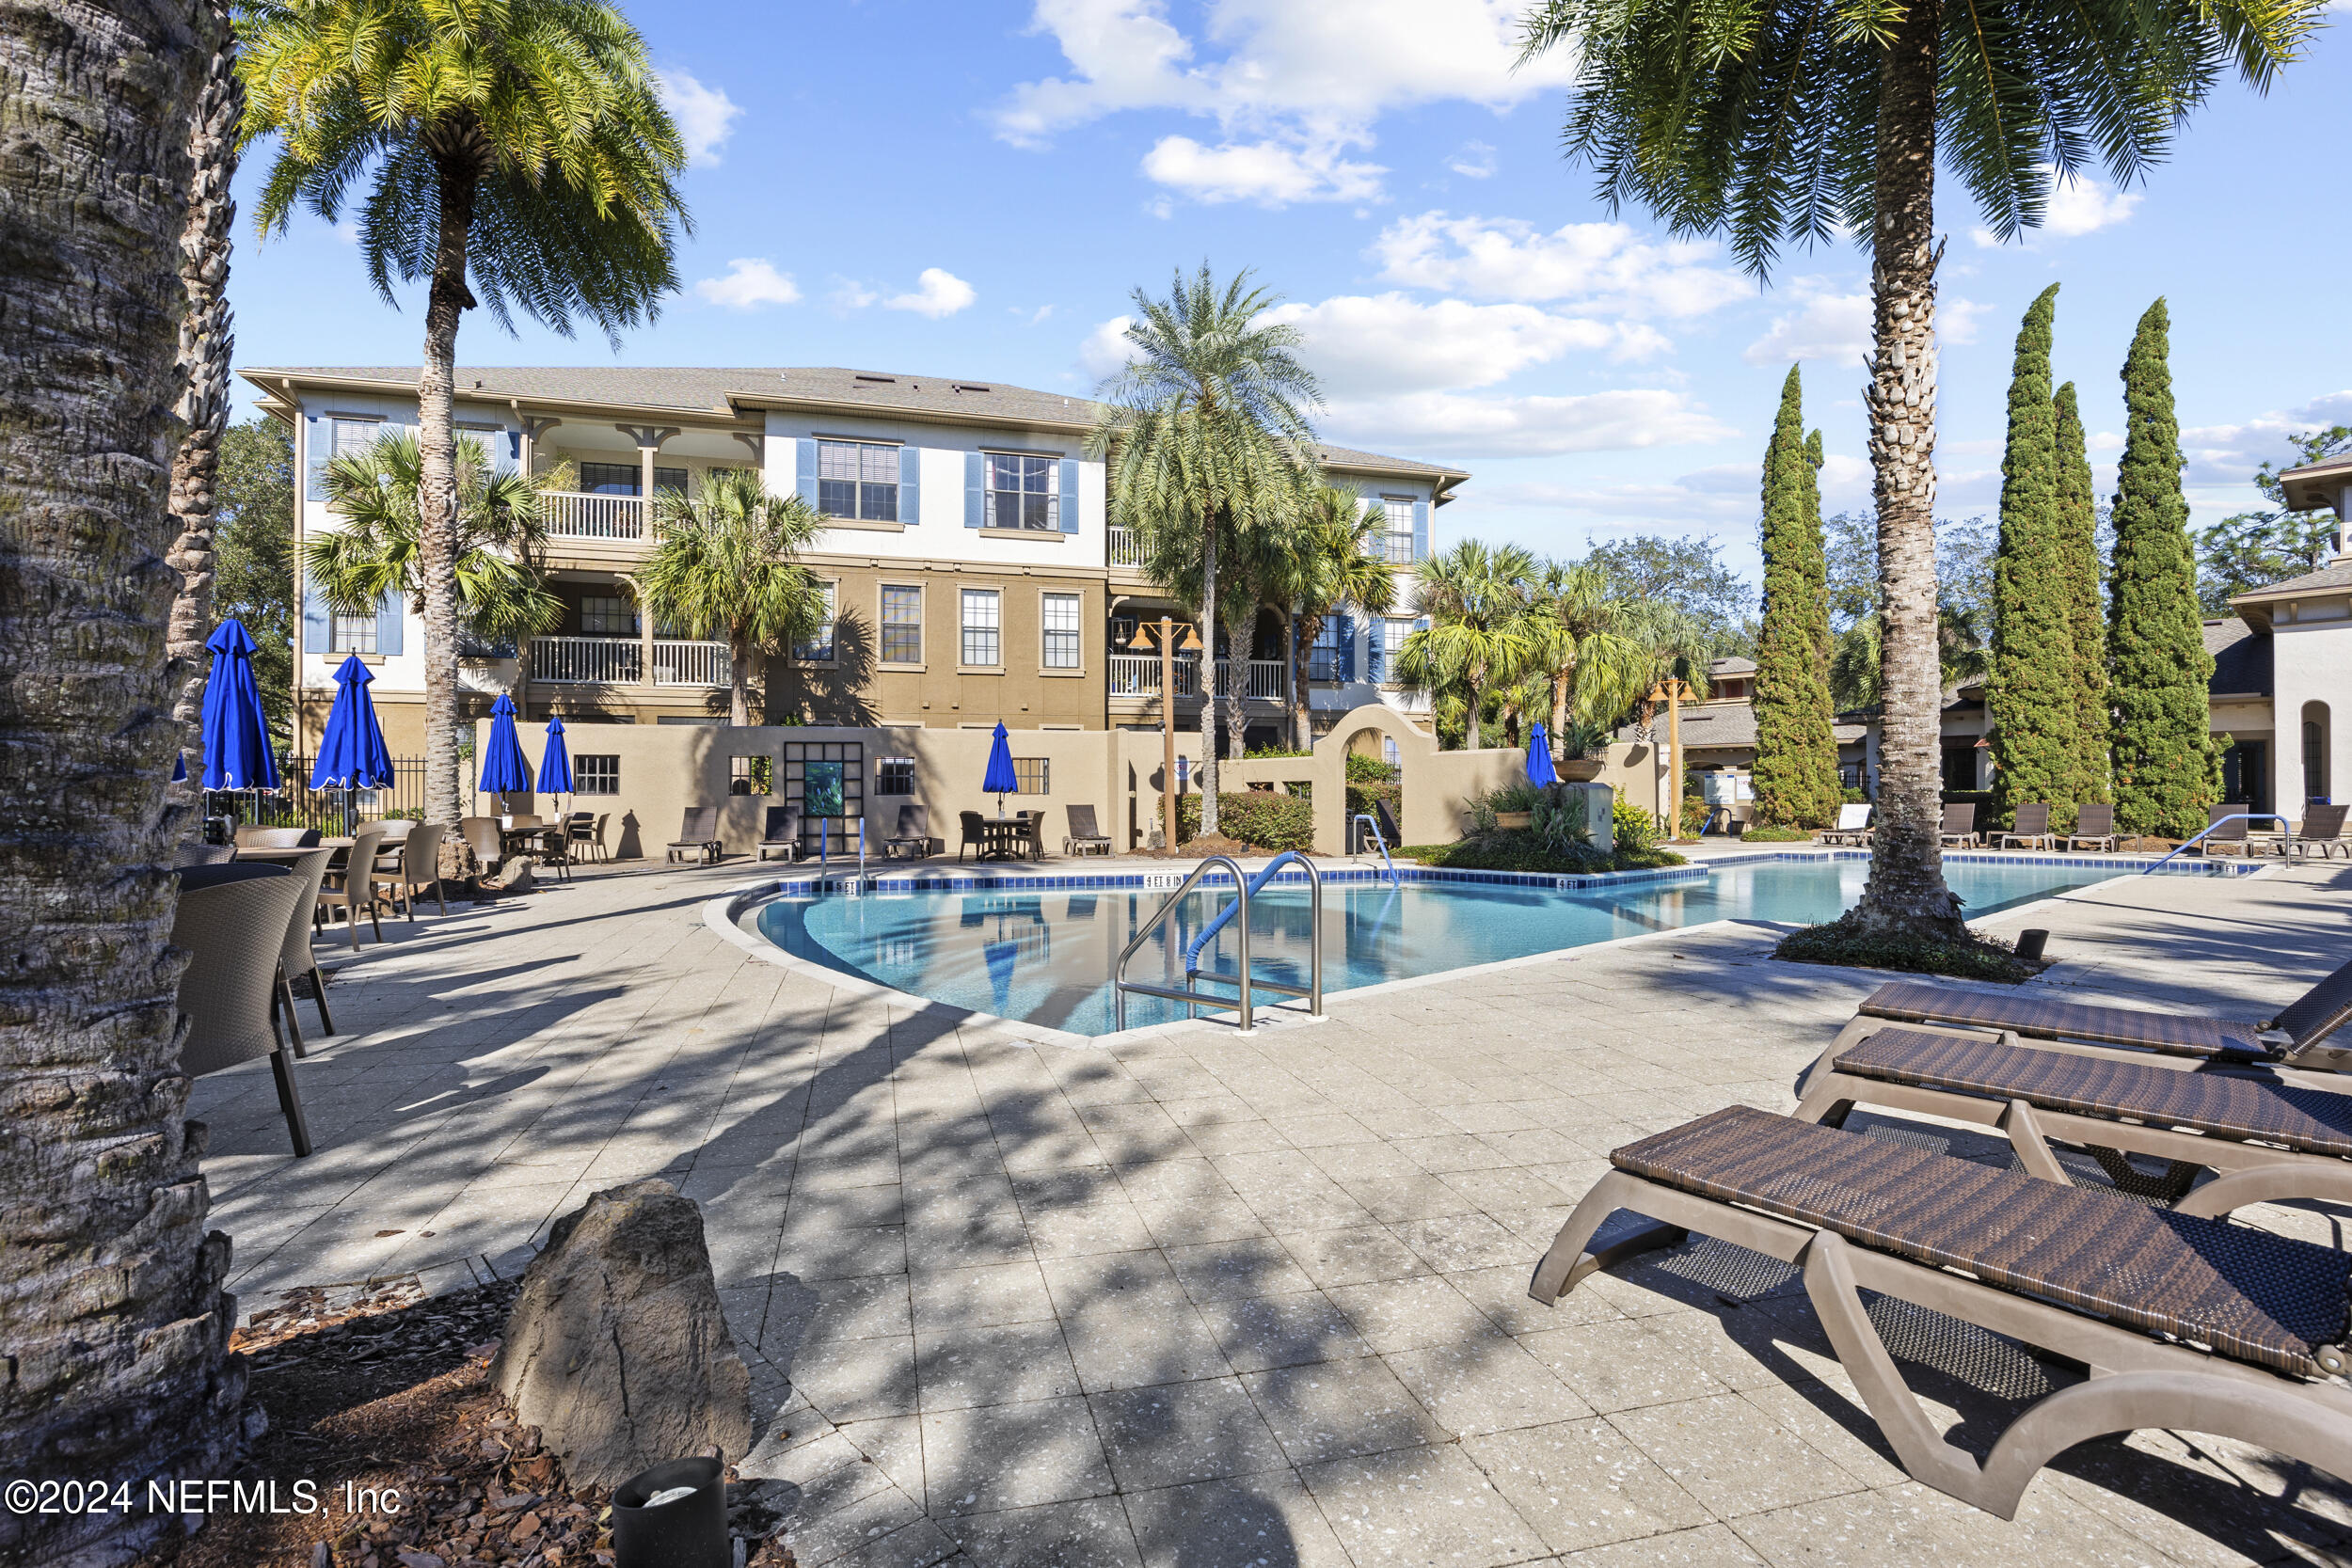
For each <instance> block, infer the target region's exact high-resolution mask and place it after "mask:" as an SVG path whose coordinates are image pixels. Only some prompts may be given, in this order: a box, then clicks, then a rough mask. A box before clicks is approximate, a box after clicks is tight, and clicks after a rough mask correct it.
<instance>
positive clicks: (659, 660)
mask: <svg viewBox="0 0 2352 1568" xmlns="http://www.w3.org/2000/svg"><path fill="white" fill-rule="evenodd" d="M599 499H602V498H599ZM647 647H648V644H646V643H644V642H641V641H638V640H637V639H636V638H633V637H534V638H532V640H531V678H532V680H534V681H544V682H547V683H548V684H549V685H554V686H647V685H651V686H730V685H732V684H733V683H734V671H735V666H734V662H733V661H732V660H731V659H730V658H729V657H727V645H726V644H725V643H723V642H688V641H675V640H673V639H669V638H658V639H656V640H655V641H653V642H652V643H651V644H650V647H651V649H652V654H653V679H652V680H651V681H648V680H646V678H645V655H646V650H647Z"/></svg>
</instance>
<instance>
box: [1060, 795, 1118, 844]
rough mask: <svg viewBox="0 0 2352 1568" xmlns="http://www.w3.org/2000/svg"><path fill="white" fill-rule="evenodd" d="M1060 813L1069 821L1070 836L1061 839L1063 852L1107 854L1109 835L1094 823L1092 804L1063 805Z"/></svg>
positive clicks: (1109, 842)
mask: <svg viewBox="0 0 2352 1568" xmlns="http://www.w3.org/2000/svg"><path fill="white" fill-rule="evenodd" d="M1062 815H1063V816H1066V817H1068V818H1069V821H1070V836H1069V837H1068V838H1065V839H1063V840H1062V841H1061V852H1062V853H1063V854H1065V855H1107V854H1109V853H1110V852H1111V835H1110V834H1108V833H1106V832H1103V830H1102V829H1101V828H1100V827H1098V826H1096V825H1095V821H1094V808H1093V807H1092V806H1064V807H1062Z"/></svg>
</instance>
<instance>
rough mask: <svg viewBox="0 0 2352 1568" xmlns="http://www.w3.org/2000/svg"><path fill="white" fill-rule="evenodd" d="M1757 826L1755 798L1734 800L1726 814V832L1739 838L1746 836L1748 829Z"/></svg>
mask: <svg viewBox="0 0 2352 1568" xmlns="http://www.w3.org/2000/svg"><path fill="white" fill-rule="evenodd" d="M1755 826H1756V802H1755V801H1753V800H1734V801H1733V802H1732V803H1731V806H1730V809H1729V810H1728V811H1727V812H1726V813H1725V814H1724V832H1727V833H1730V834H1731V835H1732V836H1733V837H1735V838H1738V837H1742V836H1744V835H1745V834H1746V832H1747V831H1748V830H1749V829H1750V828H1753V827H1755Z"/></svg>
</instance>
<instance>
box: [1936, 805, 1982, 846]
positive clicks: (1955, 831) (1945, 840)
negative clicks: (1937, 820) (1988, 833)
mask: <svg viewBox="0 0 2352 1568" xmlns="http://www.w3.org/2000/svg"><path fill="white" fill-rule="evenodd" d="M1936 842H1937V843H1939V844H1947V845H1951V846H1953V847H1958V848H1969V849H1973V848H1975V847H1977V845H1978V844H1979V843H1981V842H1982V840H1981V839H1980V838H1979V835H1978V833H1977V805H1976V802H1975V801H1973V800H1962V801H1951V802H1947V803H1946V805H1945V807H1944V827H1943V831H1942V832H1941V833H1940V834H1939V835H1938V836H1937V840H1936Z"/></svg>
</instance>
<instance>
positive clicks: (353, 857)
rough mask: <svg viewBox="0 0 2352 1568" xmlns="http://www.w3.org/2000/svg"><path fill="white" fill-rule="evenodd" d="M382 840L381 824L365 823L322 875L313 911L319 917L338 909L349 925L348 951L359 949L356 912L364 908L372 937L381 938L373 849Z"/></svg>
mask: <svg viewBox="0 0 2352 1568" xmlns="http://www.w3.org/2000/svg"><path fill="white" fill-rule="evenodd" d="M383 842H384V824H383V823H381V822H365V823H362V824H360V827H359V831H358V832H356V833H354V834H352V835H351V847H350V848H348V849H345V850H344V851H342V855H343V858H342V860H341V861H340V862H330V863H328V865H327V867H326V879H325V880H324V881H323V883H322V884H321V886H320V888H319V894H318V902H317V906H316V908H317V910H318V912H319V916H320V918H322V919H325V918H327V917H329V916H331V915H333V914H334V912H335V911H338V910H341V911H342V915H343V923H344V924H345V925H347V926H349V927H351V950H352V951H353V952H355V953H357V952H358V950H359V911H361V910H362V909H364V910H366V911H368V924H369V925H370V926H373V927H374V928H375V940H376V941H378V942H382V941H383V940H384V922H383V921H382V920H380V919H378V918H377V916H376V907H377V905H376V897H375V851H376V848H377V847H378V846H380V845H381V844H382V843H383Z"/></svg>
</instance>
